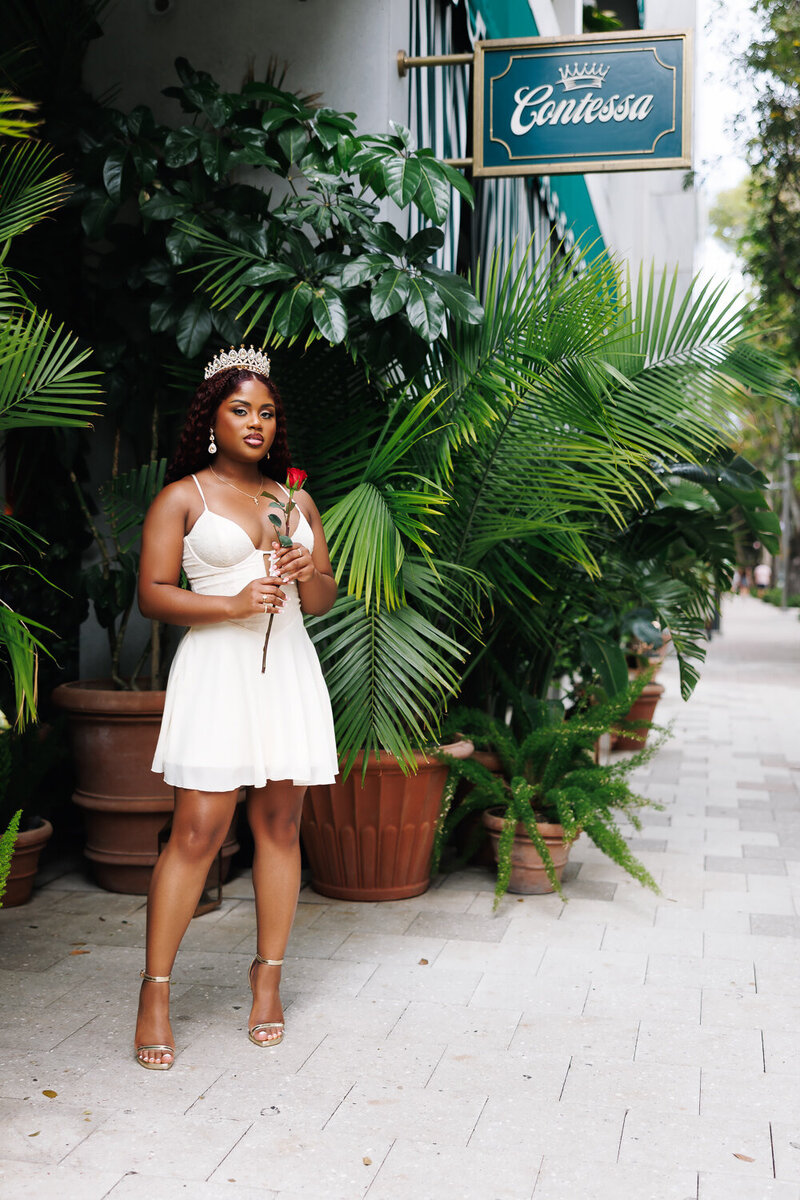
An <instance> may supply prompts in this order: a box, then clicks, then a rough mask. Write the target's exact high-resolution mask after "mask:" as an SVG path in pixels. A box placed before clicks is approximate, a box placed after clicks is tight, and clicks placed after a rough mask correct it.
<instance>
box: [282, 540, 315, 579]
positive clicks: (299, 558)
mask: <svg viewBox="0 0 800 1200" xmlns="http://www.w3.org/2000/svg"><path fill="white" fill-rule="evenodd" d="M272 549H273V550H274V552H275V570H276V571H277V573H278V575H280V578H281V582H283V583H308V582H309V581H310V580H312V579H313V578H314V576H315V575H316V573H317V568H316V567H315V566H314V560H313V559H312V557H311V554H310V552H309V550H308V549H307V548H306V547H305V546H304V545H303V544H302V543H301V542H296V543H295V544H294V545H292V546H281V544H280V543H279V542H273V543H272Z"/></svg>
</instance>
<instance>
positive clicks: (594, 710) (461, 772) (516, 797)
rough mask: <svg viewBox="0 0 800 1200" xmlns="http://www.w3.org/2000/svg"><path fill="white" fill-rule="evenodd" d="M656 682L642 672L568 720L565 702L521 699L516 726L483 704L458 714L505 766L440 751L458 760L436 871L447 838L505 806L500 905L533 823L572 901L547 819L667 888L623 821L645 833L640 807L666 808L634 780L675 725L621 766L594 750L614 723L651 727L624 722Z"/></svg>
mask: <svg viewBox="0 0 800 1200" xmlns="http://www.w3.org/2000/svg"><path fill="white" fill-rule="evenodd" d="M648 679H649V675H648V674H645V675H641V676H640V677H639V678H637V679H635V680H633V681H632V682H631V684H630V685H629V686H628V687H627V688H626V689H625V690H624V691H623V692H621V693H620V694H619V695H617V696H616V697H615V698H614V699H612V700H608V701H606V702H604V703H601V704H594V705H591V706H589V707H587V708H585V709H582V710H580V711H577V712H574V713H572V714H571V715H570V717H569V719H568V720H565V718H564V710H563V706H562V705H561V704H559V703H554V702H549V701H537V700H534V699H532V698H525V699H523V698H522V697H518V698H517V700H518V703H517V706H516V719H515V721H514V722H513V724H507V723H506V722H505V721H502V720H500V719H499V718H497V717H492V716H490V715H489V714H488V713H485V712H482V711H481V710H479V709H469V708H461V709H459V710H457V711H456V712H455V713H453V714H452V716H451V718H450V721H449V725H450V726H451V727H452V728H456V727H457V728H458V729H459V730H460V731H461V733H462V736H465V737H468V738H469V739H470V741H472V742H473V743H474V744H475V746H476V747H477V748H478V749H480V750H489V751H491V752H493V753H494V754H495V755H496V756H497V759H498V761H499V771H497V772H495V771H492V770H490V769H489V768H488V767H487V766H485V765H484V764H483V763H481V762H479V761H476V760H475V759H470V758H467V759H461V760H456V759H452V758H450V757H449V756H448V755H442V756H441V757H442V759H443V761H447V762H448V763H449V764H450V775H449V777H448V785H447V788H446V789H445V794H444V798H443V803H442V810H441V813H440V818H439V822H438V827H437V831H436V839H435V842H434V851H433V870H434V871H435V870H436V869H437V868H438V866H439V863H440V861H441V855H442V850H443V848H444V845H445V843H446V842H447V840H448V838H449V837H450V836H451V834H452V833H453V831H454V829H455V828H456V827H457V826H458V825H459V824H460V823H461V821H463V819H464V818H465V817H466V816H468V815H469V814H470V813H475V812H482V811H484V810H488V809H499V810H500V811H501V812H502V814H503V829H502V832H501V834H500V839H499V844H498V849H497V882H496V885H495V908H496V907H497V904H498V902H499V901H500V899H501V897H502V896H503V895H505V893H506V891H507V890H508V884H509V879H510V876H511V865H512V864H511V851H512V847H513V842H514V835H515V833H516V831H517V826H518V825H522V826H523V827H524V829H525V832H526V833H527V834H528V836H529V837H530V839H531V841H532V842H533V844H534V846H535V847H536V849H537V850H538V852H539V854H540V855H541V858H542V863H543V865H544V868H545V870H546V872H547V876H548V879H549V880H550V883H551V884H552V885H553V888H554V890H555V891H556V892H558V894H559V895H560V896H561V898H562V900H564V899H566V897H565V896H564V893H563V890H562V887H561V883H560V881H559V879H558V877H557V875H556V870H555V866H554V864H553V859H552V856H551V854H550V851H549V850H548V848H547V845H546V843H545V841H544V838H543V837H542V834H541V832H540V830H539V829H538V823H543V822H551V823H553V824H557V825H561V826H562V828H563V830H564V840H565V841H566V842H567V843H571V842H573V841H574V840H575V839H576V838H577V837H578V835H579V834H580V833H585V834H586V835H587V836H588V837H590V838H591V840H592V841H593V842H594V843H595V845H596V846H597V847H598V848H599V849H600V850H602V851H603V853H604V854H607V855H608V857H609V858H611V859H612V860H613V861H614V862H615V863H617V864H618V866H620V867H622V868H623V870H625V871H627V872H628V874H629V875H631V876H632V877H633V878H634V879H636V880H638V881H639V883H641V884H643V885H644V886H645V887H648V888H651V889H652V890H653V891H658V885H657V884H656V882H655V880H654V879H653V877H652V875H650V873H649V871H648V870H647V868H646V867H645V866H644V865H643V864H642V863H641V862H639V860H638V859H637V858H636V857H635V855H634V854H633V853H632V851H631V849H630V846H629V845H628V843H627V842H626V840H625V837H624V834H623V833H622V830H621V829H620V827H619V823H618V821H619V817H620V816H624V817H625V818H626V819H627V820H628V821H629V822H630V823H631V824H632V825H633V826H634V828H636V829H640V828H641V820H640V818H639V815H638V810H639V809H641V808H644V807H654V808H660V807H662V806H661V805H659V804H657V803H654V802H653V801H651V800H647V799H646V798H645V797H643V796H639V795H637V794H636V793H635V792H634V791H633V790H632V788H631V785H630V781H629V777H630V775H631V773H632V772H633V771H635V770H636V768H637V767H639V766H641V765H642V764H643V763H645V762H647V761H648V760H649V759H650V758H651V757H652V756H653V754H654V753H655V751H656V750H657V749H658V748H659V746H660V745H661V744H662V743H663V741H664V738H665V737H666V736H667V731H666V730H661V731H660V733H661V736H660V737H656V739H655V740H654V741H653V742H652V743H651V744H650V745H649V746H646V747H643V748H642V749H641V750H639V751H637V752H636V753H635V754H633V755H631V756H630V757H628V758H624V759H618V760H617V761H615V762H613V763H607V764H601V763H599V762H597V761H596V758H595V753H594V747H595V744H596V742H597V740H598V738H600V737H601V736H602V735H603V734H605V733H609V732H610V731H611V730H612V729H618V728H636V729H639V730H641V729H642V728H644V727H645V726H647V727H648V728H652V726H650V724H649V722H643V721H636V722H628V721H626V720H625V714H626V713H627V711H628V709H629V708H630V706H631V704H632V703H633V701H634V700H635V699H636V697H637V696H638V695H639V694H640V692H641V691H642V689H643V688H644V686H645V683H646V682H647V680H648ZM462 780H463V781H464V783H466V784H467V785H468V788H469V791H468V793H467V795H466V796H465V797H464V799H463V800H462V801H461V803H460V804H458V805H457V806H456V807H452V803H453V799H454V797H455V794H456V788H457V786H458V783H459V782H460V781H462Z"/></svg>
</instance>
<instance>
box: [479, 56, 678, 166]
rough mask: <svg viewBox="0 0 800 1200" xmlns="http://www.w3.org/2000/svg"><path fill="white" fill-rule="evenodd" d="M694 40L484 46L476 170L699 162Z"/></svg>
mask: <svg viewBox="0 0 800 1200" xmlns="http://www.w3.org/2000/svg"><path fill="white" fill-rule="evenodd" d="M686 40H687V35H686V34H682V33H680V34H669V35H662V36H656V37H654V36H652V35H650V36H647V35H645V34H640V35H635V36H631V35H627V36H623V37H607V38H606V37H604V38H597V37H587V38H576V39H571V40H569V41H566V40H561V39H552V40H551V39H536V40H535V41H530V42H522V43H520V42H519V41H516V42H515V41H508V42H499V43H498V42H494V43H493V42H483V43H479V44H478V47H476V49H479V56H478V57H479V61H482V69H481V70H479V72H478V76H479V77H478V78H477V79H476V83H477V84H480V77H481V76H482V83H483V87H482V94H476V116H477V117H479V118H481V119H480V121H479V122H476V126H477V125H478V124H480V126H481V128H480V134H481V136H480V138H478V136H477V134H478V132H479V130H478V128H476V139H475V140H476V146H475V149H476V150H478V148H479V146H478V143H480V152H481V153H480V158H479V159H476V163H475V168H476V171H475V173H476V174H482V175H486V174H498V175H499V174H503V175H509V174H529V173H537V174H557V173H559V172H570V173H571V172H575V173H581V174H583V173H586V172H588V171H608V170H612V171H613V170H641V169H642V168H644V167H661V168H664V167H688V166H690V158H689V136H688V134H689V124H690V114H689V112H688V111H687V110H688V104H687V96H688V91H687V89H686V84H687V72H688V71H689V69H690V68H689V67H688V66H687V63H686V57H687V56H686Z"/></svg>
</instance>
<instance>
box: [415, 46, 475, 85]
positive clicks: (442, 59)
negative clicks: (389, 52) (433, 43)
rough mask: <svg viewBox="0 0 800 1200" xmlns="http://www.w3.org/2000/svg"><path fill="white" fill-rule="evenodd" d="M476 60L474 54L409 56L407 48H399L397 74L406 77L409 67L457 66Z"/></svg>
mask: <svg viewBox="0 0 800 1200" xmlns="http://www.w3.org/2000/svg"><path fill="white" fill-rule="evenodd" d="M474 61H475V55H474V54H424V55H422V56H421V57H419V58H409V57H408V55H407V54H406V52H405V50H398V51H397V74H398V75H399V76H400V78H401V79H404V78H405V75H406V71H407V70H408V68H409V67H457V66H466V65H467V64H468V63H469V64H470V65H471V64H472V63H473V62H474Z"/></svg>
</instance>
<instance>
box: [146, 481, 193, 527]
mask: <svg viewBox="0 0 800 1200" xmlns="http://www.w3.org/2000/svg"><path fill="white" fill-rule="evenodd" d="M195 499H197V500H198V501H199V500H200V494H199V492H198V491H197V487H196V486H195V483H194V480H193V479H192V477H191V475H185V476H184V478H183V479H176V480H175V482H174V483H168V484H167V486H166V487H165V488H162V489H161V491H160V492H159V493H158V495H157V496H156V498H155V500H154V501H153V503H152V506H151V510H150V511H151V512H153V513H156V514H158V515H160V516H165V517H167V516H178V515H180V516H185V515H186V513H187V512H188V511H189V508H190V506H191V505H192V503H193V501H194V500H195Z"/></svg>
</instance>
